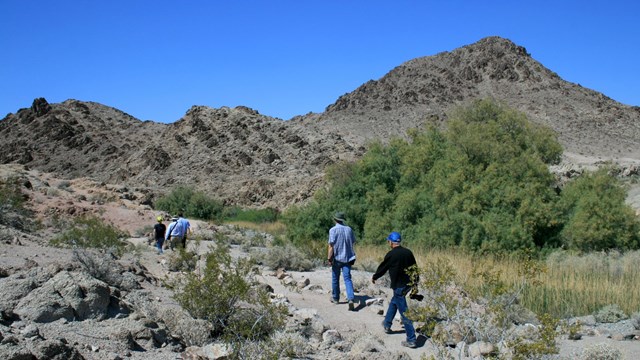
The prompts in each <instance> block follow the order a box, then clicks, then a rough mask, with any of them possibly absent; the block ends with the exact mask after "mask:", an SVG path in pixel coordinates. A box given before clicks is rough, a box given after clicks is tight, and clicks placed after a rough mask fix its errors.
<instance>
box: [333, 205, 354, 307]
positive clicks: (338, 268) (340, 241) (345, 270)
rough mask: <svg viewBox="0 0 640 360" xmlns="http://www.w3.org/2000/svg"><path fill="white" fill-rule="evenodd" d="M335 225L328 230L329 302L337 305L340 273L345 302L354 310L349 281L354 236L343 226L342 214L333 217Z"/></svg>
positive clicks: (349, 229) (352, 261)
mask: <svg viewBox="0 0 640 360" xmlns="http://www.w3.org/2000/svg"><path fill="white" fill-rule="evenodd" d="M333 220H334V221H335V225H334V226H333V227H332V228H331V229H330V230H329V248H328V251H327V260H328V261H329V265H330V266H331V270H332V276H331V289H332V290H331V295H332V297H331V302H332V303H334V304H337V303H338V302H339V301H340V272H342V278H343V279H344V287H345V288H346V290H347V302H348V303H349V310H350V311H353V310H354V302H353V299H354V295H353V282H352V281H351V266H352V265H353V264H354V263H355V261H356V253H355V251H354V245H355V243H356V236H355V235H354V234H353V230H352V229H351V227H349V226H347V225H345V215H344V213H343V212H336V213H335V214H334V216H333Z"/></svg>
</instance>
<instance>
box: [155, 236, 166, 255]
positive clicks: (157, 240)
mask: <svg viewBox="0 0 640 360" xmlns="http://www.w3.org/2000/svg"><path fill="white" fill-rule="evenodd" d="M163 243H164V239H156V248H157V249H158V254H162V244H163Z"/></svg>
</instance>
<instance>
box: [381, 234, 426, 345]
mask: <svg viewBox="0 0 640 360" xmlns="http://www.w3.org/2000/svg"><path fill="white" fill-rule="evenodd" d="M401 241H402V236H400V233H397V232H395V231H394V232H392V233H391V234H389V236H388V237H387V242H388V243H389V246H390V247H391V250H390V251H389V252H388V253H387V254H386V255H385V257H384V260H382V263H380V265H379V266H378V269H377V270H376V272H375V274H373V276H372V277H371V282H372V283H374V284H375V283H376V280H378V279H379V278H381V277H382V276H383V275H384V274H385V273H386V272H387V271H389V277H390V278H391V289H393V297H392V298H391V301H390V302H389V308H388V309H387V313H386V314H385V317H384V321H383V322H382V326H383V327H384V331H385V332H386V333H387V334H391V333H392V332H391V325H392V323H393V318H394V317H395V316H396V311H399V312H400V318H401V319H402V323H403V324H404V330H405V331H406V333H407V341H403V342H402V346H406V347H409V348H415V347H417V345H416V331H415V329H414V327H413V322H412V321H411V320H409V319H408V318H407V317H406V316H405V312H406V311H407V299H406V298H405V296H406V295H407V293H408V292H409V290H410V286H409V284H410V283H411V278H410V277H409V274H407V269H409V268H410V267H412V266H414V265H416V258H415V257H414V256H413V253H412V252H411V250H409V249H407V248H405V247H402V246H401V245H400V242H401Z"/></svg>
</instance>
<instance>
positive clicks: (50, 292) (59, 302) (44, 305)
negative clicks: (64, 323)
mask: <svg viewBox="0 0 640 360" xmlns="http://www.w3.org/2000/svg"><path fill="white" fill-rule="evenodd" d="M109 302H110V289H109V286H108V285H107V284H106V283H104V282H102V281H100V280H97V279H95V278H93V277H91V276H89V275H88V274H86V273H83V272H68V271H62V272H59V273H58V274H56V275H55V276H54V277H53V278H51V279H50V280H49V281H47V282H46V283H44V284H43V285H42V286H41V287H38V288H36V289H34V290H32V291H31V292H29V293H28V294H27V295H26V296H25V297H24V298H22V299H21V300H20V301H19V302H18V304H17V305H16V307H15V309H13V312H14V313H15V314H16V315H18V316H19V317H20V318H21V319H24V320H29V321H33V322H37V323H47V322H53V321H56V320H59V319H66V320H68V321H72V320H86V319H104V318H106V317H107V313H108V306H109Z"/></svg>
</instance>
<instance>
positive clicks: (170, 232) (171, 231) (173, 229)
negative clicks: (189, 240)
mask: <svg viewBox="0 0 640 360" xmlns="http://www.w3.org/2000/svg"><path fill="white" fill-rule="evenodd" d="M178 220H179V219H178V217H172V218H171V223H169V226H168V227H167V232H166V233H165V240H166V241H168V242H169V246H171V250H173V249H174V248H175V247H176V246H180V245H182V238H183V234H184V230H183V227H182V225H181V224H180V221H178Z"/></svg>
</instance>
